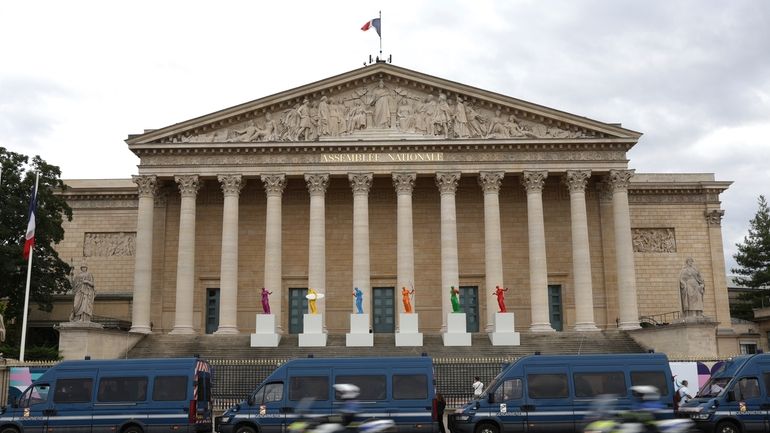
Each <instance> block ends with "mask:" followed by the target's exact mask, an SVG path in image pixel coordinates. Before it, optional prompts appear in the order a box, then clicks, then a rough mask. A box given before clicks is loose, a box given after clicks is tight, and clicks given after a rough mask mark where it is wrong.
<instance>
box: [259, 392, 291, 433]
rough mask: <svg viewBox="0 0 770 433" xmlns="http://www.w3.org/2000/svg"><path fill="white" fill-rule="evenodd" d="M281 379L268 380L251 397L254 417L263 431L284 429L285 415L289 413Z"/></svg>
mask: <svg viewBox="0 0 770 433" xmlns="http://www.w3.org/2000/svg"><path fill="white" fill-rule="evenodd" d="M283 390H284V384H283V382H282V381H273V382H268V383H266V384H264V385H262V386H261V387H259V389H258V390H257V392H255V393H254V395H253V396H252V397H251V399H250V400H251V402H253V403H254V404H253V406H254V409H253V410H254V411H256V413H255V414H254V418H255V419H256V420H257V423H258V424H259V427H260V431H261V432H264V433H279V432H282V431H284V427H285V424H286V422H287V421H286V417H287V416H289V415H293V410H292V411H291V412H292V413H289V411H288V407H287V404H286V396H285V395H284V391H283Z"/></svg>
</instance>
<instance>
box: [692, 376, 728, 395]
mask: <svg viewBox="0 0 770 433" xmlns="http://www.w3.org/2000/svg"><path fill="white" fill-rule="evenodd" d="M730 379H732V377H712V378H711V379H709V380H708V382H706V384H705V385H703V387H702V388H701V389H700V391H698V394H696V395H695V397H704V398H710V397H716V396H718V395H719V394H721V393H722V392H723V391H724V390H725V388H727V384H728V383H729V382H730Z"/></svg>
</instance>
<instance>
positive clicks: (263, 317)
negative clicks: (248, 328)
mask: <svg viewBox="0 0 770 433" xmlns="http://www.w3.org/2000/svg"><path fill="white" fill-rule="evenodd" d="M256 316H257V327H256V331H255V333H254V334H251V347H278V343H280V342H281V335H280V334H278V333H277V332H276V330H275V316H274V315H272V314H257V315H256Z"/></svg>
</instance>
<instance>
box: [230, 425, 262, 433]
mask: <svg viewBox="0 0 770 433" xmlns="http://www.w3.org/2000/svg"><path fill="white" fill-rule="evenodd" d="M235 433H257V431H256V430H254V427H251V426H248V425H242V426H238V427H236V428H235Z"/></svg>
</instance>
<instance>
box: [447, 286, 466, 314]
mask: <svg viewBox="0 0 770 433" xmlns="http://www.w3.org/2000/svg"><path fill="white" fill-rule="evenodd" d="M449 293H450V300H451V301H452V312H453V313H462V312H463V307H462V305H460V298H459V295H460V290H458V289H456V288H455V286H452V287H450V288H449Z"/></svg>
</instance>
